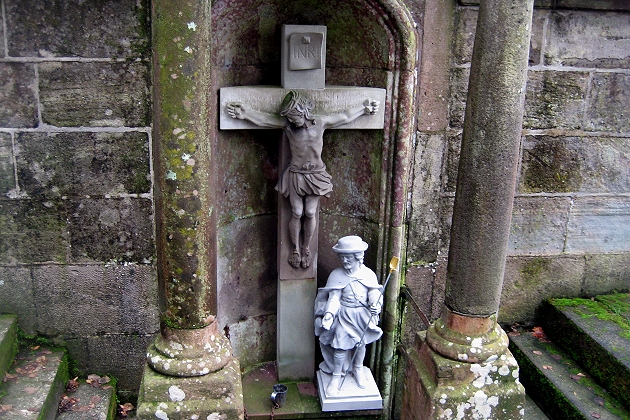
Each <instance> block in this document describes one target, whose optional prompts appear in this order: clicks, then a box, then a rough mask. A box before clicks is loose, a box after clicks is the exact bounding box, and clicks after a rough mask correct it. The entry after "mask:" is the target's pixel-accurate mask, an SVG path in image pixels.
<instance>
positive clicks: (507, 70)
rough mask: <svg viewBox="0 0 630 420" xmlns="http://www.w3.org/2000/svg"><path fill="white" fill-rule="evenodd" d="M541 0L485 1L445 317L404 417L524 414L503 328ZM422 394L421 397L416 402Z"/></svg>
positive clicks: (414, 356) (418, 369)
mask: <svg viewBox="0 0 630 420" xmlns="http://www.w3.org/2000/svg"><path fill="white" fill-rule="evenodd" d="M532 12H533V0H482V1H481V4H480V6H479V17H478V22H477V32H476V36H475V45H474V49H473V58H472V62H471V68H470V82H469V88H468V98H467V104H466V116H465V121H464V132H463V139H462V147H461V155H460V164H459V173H458V179H457V190H456V191H457V192H456V195H455V207H454V212H453V223H452V227H451V243H450V250H449V262H448V268H447V284H446V299H445V304H444V309H443V312H442V317H441V318H440V319H438V320H437V321H436V322H435V323H434V324H432V325H431V326H430V327H429V329H428V330H427V332H426V336H425V335H424V334H419V336H418V339H417V342H416V346H415V348H414V349H411V350H410V352H409V358H408V366H407V377H406V395H405V399H404V402H403V406H404V407H403V413H405V418H406V419H415V418H418V419H427V418H450V417H451V416H453V417H457V418H492V419H499V418H501V419H516V418H523V415H524V402H525V399H524V389H523V387H522V386H521V385H520V383H519V382H518V366H517V364H516V361H515V360H514V358H513V357H512V355H511V354H510V352H509V351H508V349H507V346H508V339H507V335H506V334H505V332H504V331H503V330H502V329H501V328H500V327H499V326H498V324H497V322H496V314H497V311H498V309H499V298H500V295H501V288H502V284H503V273H504V268H505V259H506V256H507V248H508V238H509V233H510V221H511V215H512V205H513V201H514V190H515V185H516V175H517V166H518V158H519V146H520V138H521V126H522V119H523V106H524V98H525V82H526V80H527V60H528V52H529V39H530V35H531V21H532ZM417 396H419V398H417Z"/></svg>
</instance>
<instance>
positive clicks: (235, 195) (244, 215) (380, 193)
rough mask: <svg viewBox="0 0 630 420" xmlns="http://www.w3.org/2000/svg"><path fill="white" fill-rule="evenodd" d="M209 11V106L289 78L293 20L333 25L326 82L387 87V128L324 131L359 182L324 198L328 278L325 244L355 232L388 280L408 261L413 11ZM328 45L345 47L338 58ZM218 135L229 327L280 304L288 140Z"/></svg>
mask: <svg viewBox="0 0 630 420" xmlns="http://www.w3.org/2000/svg"><path fill="white" fill-rule="evenodd" d="M300 7H303V8H305V9H306V8H308V10H305V9H299V8H300ZM211 15H212V18H211V25H210V26H211V32H212V50H213V51H212V53H211V54H210V56H211V58H210V61H211V67H212V69H211V74H212V76H211V79H212V83H211V95H213V97H212V98H211V100H210V103H218V99H217V95H218V89H219V88H221V87H224V86H236V85H262V84H270V85H279V83H280V66H279V61H280V60H279V55H280V52H279V47H278V46H279V31H280V29H279V28H280V26H281V25H282V24H283V23H288V24H323V25H327V26H328V28H329V36H328V46H329V53H328V59H327V76H326V77H327V84H340V85H357V86H375V87H383V88H386V89H387V92H388V93H387V94H388V99H387V103H386V104H385V106H386V107H387V108H386V115H387V117H386V118H387V119H386V128H385V130H383V132H382V133H365V132H358V133H350V134H349V133H348V132H344V133H343V135H339V134H335V133H331V134H327V137H326V138H325V148H326V147H328V149H329V152H328V153H329V154H328V156H324V160H325V161H327V159H328V161H327V164H328V162H329V161H332V162H333V165H339V168H338V169H336V170H335V169H331V173H332V175H333V178H337V179H341V178H342V177H341V176H336V174H335V173H334V172H335V171H336V172H337V173H338V174H345V172H349V173H352V177H350V179H349V180H348V181H347V182H339V183H338V184H335V188H336V189H337V192H338V194H337V196H334V197H335V198H332V199H331V201H330V202H329V203H326V204H322V214H323V216H322V218H321V223H322V226H323V227H324V228H327V230H328V231H329V232H330V234H329V237H327V235H322V234H320V264H319V271H320V282H321V281H322V278H321V277H322V276H324V280H325V274H326V273H328V272H329V268H331V267H333V264H336V263H335V262H334V260H333V258H332V256H333V253H332V251H329V252H328V253H327V252H326V251H324V252H322V249H323V248H324V249H325V248H326V245H327V242H331V241H333V240H334V238H335V237H337V236H342V235H345V234H350V233H357V234H360V235H362V236H364V237H366V239H367V240H369V241H370V242H371V249H370V250H369V252H368V255H367V256H366V261H367V262H368V264H369V265H371V266H372V267H374V268H375V271H377V273H378V274H380V275H381V277H383V278H384V276H385V275H387V271H388V270H387V265H388V262H389V258H390V257H391V256H392V255H398V256H401V257H402V255H401V253H402V252H403V250H404V246H403V242H404V230H405V229H404V220H405V205H406V186H407V184H408V177H409V157H410V154H411V147H412V146H411V139H412V136H413V131H414V129H415V113H416V111H415V87H416V65H417V63H416V60H417V44H416V42H417V41H416V30H415V28H414V23H413V20H412V18H411V16H410V14H409V12H408V11H407V9H406V7H405V6H404V5H403V4H402V3H401V2H400V1H398V0H356V1H342V0H338V1H335V0H330V1H326V2H316V1H308V0H305V1H293V0H292V1H286V0H272V1H267V0H217V1H213V3H212V10H211ZM342 24H345V25H348V26H347V27H343V26H342ZM344 28H345V30H344ZM363 31H365V32H363ZM369 31H374V32H373V33H370V32H369ZM342 37H343V39H341V38H342ZM384 46H386V48H384ZM330 49H336V50H335V51H334V52H333V53H332V54H331V52H330ZM361 60H366V61H367V62H368V64H365V61H364V62H361ZM216 112H217V110H216V109H215V110H211V111H210V114H211V115H210V117H211V120H213V121H215V123H214V127H217V126H218V124H217V123H216V120H217V115H216ZM210 136H211V145H212V146H211V147H212V148H213V149H214V150H216V151H218V152H217V153H215V157H214V158H213V159H214V162H213V163H212V164H211V167H212V168H213V171H214V172H213V174H212V176H213V177H214V184H215V185H216V194H215V197H216V201H217V206H216V211H217V213H216V217H217V239H216V240H217V246H216V249H217V251H216V252H217V255H216V256H215V259H216V261H217V277H216V279H217V290H218V301H219V304H218V310H217V312H218V313H217V315H218V317H219V320H220V322H221V323H222V324H225V325H228V326H229V325H237V324H238V323H240V322H246V321H245V320H247V319H250V318H254V319H259V320H261V319H263V318H264V317H265V316H266V315H265V314H267V313H268V312H269V311H270V308H272V307H273V306H274V305H275V300H274V299H275V297H274V294H273V293H274V292H275V281H276V280H275V278H276V276H275V275H274V272H275V250H276V248H275V235H276V233H275V229H276V227H275V215H274V213H275V198H274V196H275V191H274V190H273V187H274V184H275V178H276V177H277V172H276V171H277V169H276V166H277V152H276V150H277V144H278V142H277V139H269V138H268V137H269V133H268V132H265V133H263V132H231V133H222V132H220V131H219V130H218V129H216V128H215V129H214V130H213V132H212V133H211V134H210ZM362 142H363V143H362ZM357 144H359V145H361V146H360V147H357V146H356V145H357ZM325 153H326V152H325ZM353 153H359V155H358V156H359V158H357V159H355V160H354V161H353V160H352V159H344V158H342V157H348V155H352V154H353ZM333 154H334V156H332V155H333ZM356 161H360V163H357V162H356ZM329 168H330V165H329ZM353 193H356V194H354V195H353ZM353 197H354V198H353ZM359 198H360V199H359ZM339 226H342V228H340V227H339ZM348 229H355V231H353V232H350V231H348ZM264 238H268V239H269V240H268V241H265V240H264ZM333 243H334V242H333ZM330 245H332V243H331V244H330ZM328 248H329V247H328ZM252 249H257V251H256V252H252V251H251V250H252ZM244 260H247V261H248V262H249V264H248V266H247V268H244V267H242V266H237V265H236V264H235V261H244ZM270 261H271V262H270ZM397 285H398V282H396V281H391V283H390V286H391V287H389V290H388V292H387V294H386V300H387V304H388V305H389V306H388V311H387V313H388V315H386V316H384V317H383V320H382V323H384V324H385V325H384V330H385V331H389V333H387V334H385V336H384V338H383V340H382V341H381V343H380V344H379V349H378V351H375V352H373V356H372V360H373V365H374V366H373V368H374V370H375V372H376V373H377V375H378V378H379V381H380V382H381V383H382V384H383V387H382V388H383V390H384V392H383V394H384V395H383V397H384V398H385V401H388V399H389V393H390V392H389V389H390V387H389V385H387V384H389V383H390V382H391V378H392V368H393V367H392V363H391V361H392V359H393V357H394V347H395V343H394V339H395V337H394V335H393V334H394V332H393V331H395V329H396V323H397V318H398V315H397V312H398V310H397V307H396V306H397V300H398V287H397ZM270 291H271V292H270ZM245 301H253V302H255V304H254V305H253V306H254V307H253V308H249V309H245V308H244V305H242V303H243V302H245ZM261 322H262V321H261ZM263 330H264V328H263ZM263 330H261V331H263ZM263 333H264V332H263ZM237 347H238V346H237ZM237 353H238V352H237ZM239 356H240V357H241V359H242V360H243V359H245V360H247V358H248V356H247V355H242V354H239ZM245 364H247V363H245Z"/></svg>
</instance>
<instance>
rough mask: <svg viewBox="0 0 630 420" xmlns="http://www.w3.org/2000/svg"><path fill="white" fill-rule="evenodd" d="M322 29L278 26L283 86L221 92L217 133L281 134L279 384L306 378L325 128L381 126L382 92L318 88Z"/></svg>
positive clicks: (310, 364)
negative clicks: (276, 131) (274, 131)
mask: <svg viewBox="0 0 630 420" xmlns="http://www.w3.org/2000/svg"><path fill="white" fill-rule="evenodd" d="M325 52H326V27H325V26H304V25H284V26H283V30H282V88H279V87H269V86H239V87H228V88H222V89H221V92H220V98H221V99H220V102H221V104H220V106H221V112H220V121H219V123H220V128H221V129H222V130H233V129H281V130H282V131H283V133H284V135H283V141H282V144H281V147H280V162H279V165H280V168H281V170H282V172H281V174H280V176H279V179H278V184H277V185H276V190H277V191H278V192H279V198H278V218H279V220H278V261H277V263H278V276H279V282H278V343H277V353H278V354H277V358H278V360H277V362H278V363H277V367H278V376H279V379H281V380H302V379H310V378H312V376H313V374H314V370H315V369H314V358H315V338H314V334H313V314H312V306H313V302H314V299H315V295H316V292H317V280H316V279H317V271H316V270H317V242H318V225H319V205H320V198H321V197H322V196H325V197H328V196H329V195H330V194H331V192H332V189H333V184H332V177H331V176H330V175H329V174H328V172H327V170H326V165H325V164H324V162H323V161H322V157H321V155H322V149H323V143H324V142H323V134H324V130H326V129H382V128H383V126H384V111H383V109H382V107H380V104H381V103H384V102H385V90H384V89H379V88H363V87H340V86H325V83H324V79H325V78H324V75H325V62H326V59H325V57H326V56H325Z"/></svg>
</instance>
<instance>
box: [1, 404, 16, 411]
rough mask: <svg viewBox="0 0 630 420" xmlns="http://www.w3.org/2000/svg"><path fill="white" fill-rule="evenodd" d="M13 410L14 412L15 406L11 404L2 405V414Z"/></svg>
mask: <svg viewBox="0 0 630 420" xmlns="http://www.w3.org/2000/svg"><path fill="white" fill-rule="evenodd" d="M11 410H13V406H12V405H11V404H7V405H0V413H3V412H5V411H11Z"/></svg>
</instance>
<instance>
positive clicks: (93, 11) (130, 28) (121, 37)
mask: <svg viewBox="0 0 630 420" xmlns="http://www.w3.org/2000/svg"><path fill="white" fill-rule="evenodd" d="M4 4H5V10H6V33H7V35H6V36H7V43H8V47H9V51H8V53H9V55H10V56H13V57H68V56H70V57H76V56H79V57H107V58H134V57H139V56H148V54H149V33H150V29H149V21H148V16H149V8H148V7H149V5H148V2H147V1H145V0H140V1H136V0H105V1H99V2H97V3H93V2H84V1H82V0H70V1H63V2H57V1H54V0H44V1H41V0H7V1H5V3H4Z"/></svg>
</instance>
